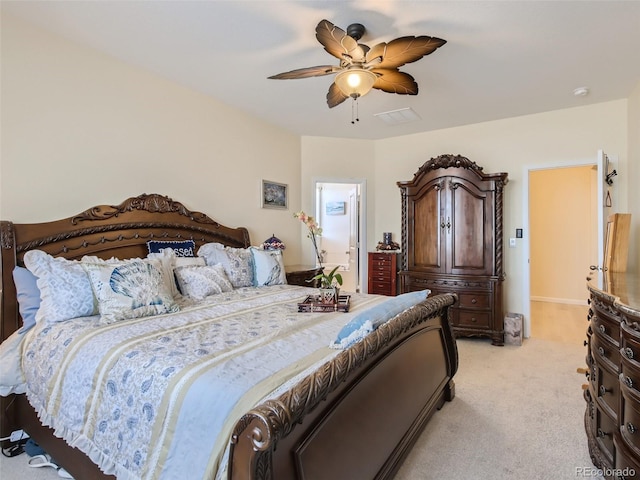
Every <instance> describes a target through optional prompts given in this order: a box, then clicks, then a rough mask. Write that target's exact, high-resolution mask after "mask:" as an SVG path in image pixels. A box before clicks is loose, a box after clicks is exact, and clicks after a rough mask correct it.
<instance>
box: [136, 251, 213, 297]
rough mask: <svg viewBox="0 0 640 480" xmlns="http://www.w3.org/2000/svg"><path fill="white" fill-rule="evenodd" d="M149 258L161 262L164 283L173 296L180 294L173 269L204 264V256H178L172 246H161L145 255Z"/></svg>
mask: <svg viewBox="0 0 640 480" xmlns="http://www.w3.org/2000/svg"><path fill="white" fill-rule="evenodd" d="M147 258H149V259H157V260H160V262H162V275H163V277H164V283H165V284H166V285H167V286H168V287H169V290H170V291H171V295H172V296H173V298H177V297H179V296H180V290H179V289H178V285H177V284H176V278H175V276H174V269H175V268H176V267H179V266H183V265H206V262H205V259H204V258H199V257H180V256H178V255H177V254H176V253H175V251H174V250H173V249H172V248H163V249H162V250H161V251H160V252H157V253H150V254H148V255H147Z"/></svg>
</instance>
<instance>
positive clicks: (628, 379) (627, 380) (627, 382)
mask: <svg viewBox="0 0 640 480" xmlns="http://www.w3.org/2000/svg"><path fill="white" fill-rule="evenodd" d="M624 384H625V385H626V386H627V387H629V388H633V380H632V379H631V377H629V376H626V377H624Z"/></svg>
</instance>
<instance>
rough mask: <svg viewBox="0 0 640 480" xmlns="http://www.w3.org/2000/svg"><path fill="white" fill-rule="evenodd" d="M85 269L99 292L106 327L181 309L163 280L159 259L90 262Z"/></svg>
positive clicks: (85, 265)
mask: <svg viewBox="0 0 640 480" xmlns="http://www.w3.org/2000/svg"><path fill="white" fill-rule="evenodd" d="M82 266H83V267H84V269H85V270H86V272H87V274H88V275H89V279H90V281H91V286H92V287H93V289H94V291H95V293H96V297H97V299H98V309H99V311H100V317H101V320H102V323H103V324H108V323H113V322H116V321H118V320H125V319H129V318H139V317H146V316H149V315H160V314H163V313H170V312H177V311H178V310H179V308H178V305H177V304H176V303H175V302H174V301H173V297H172V296H171V291H170V290H169V287H168V286H167V285H166V284H165V283H164V281H163V274H162V265H161V262H160V261H159V260H140V259H133V260H130V261H123V262H120V263H109V262H98V263H91V262H88V261H87V262H82Z"/></svg>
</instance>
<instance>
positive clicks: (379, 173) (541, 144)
mask: <svg viewBox="0 0 640 480" xmlns="http://www.w3.org/2000/svg"><path fill="white" fill-rule="evenodd" d="M627 103H628V102H627V100H618V101H613V102H606V103H600V104H595V105H591V106H584V107H575V108H570V109H565V110H558V111H553V112H547V113H541V114H536V115H526V116H521V117H514V118H508V119H504V120H497V121H493V122H485V123H480V124H473V125H467V126H462V127H457V128H449V129H444V130H438V131H432V132H425V133H420V134H415V135H409V136H403V137H396V138H391V139H385V140H377V141H375V142H373V144H374V147H373V152H371V153H372V157H373V159H374V162H373V169H372V170H369V169H371V165H370V163H368V164H367V165H363V168H367V170H366V172H367V175H369V177H368V178H369V179H370V183H369V184H368V188H369V191H370V196H369V210H368V212H369V213H368V215H367V220H368V249H369V250H371V249H373V248H375V245H376V242H377V239H379V238H382V232H392V233H393V236H394V238H400V224H401V218H400V193H399V190H398V187H397V185H396V182H397V181H400V180H410V179H411V178H413V174H414V173H415V172H416V171H417V170H418V168H419V167H420V166H421V165H422V164H423V163H424V162H426V161H427V160H429V159H430V158H431V157H435V156H438V155H440V154H444V153H453V154H461V155H464V156H466V157H468V158H469V159H471V160H473V161H475V162H476V163H477V164H478V165H480V166H482V167H484V171H485V172H487V173H492V172H503V171H505V172H508V174H509V183H508V185H507V186H506V188H505V208H504V224H505V241H507V239H508V237H510V236H515V229H516V228H524V233H525V236H526V235H528V231H527V225H524V221H525V218H526V215H527V212H526V211H524V205H525V199H524V198H523V196H524V189H523V187H524V179H525V178H526V175H527V172H528V169H535V168H542V167H544V166H550V167H551V166H554V165H571V164H574V165H580V164H588V163H595V161H596V155H597V151H598V149H604V150H605V152H607V153H608V154H610V155H616V156H618V158H619V165H618V171H619V173H620V172H624V173H622V174H621V175H619V177H618V178H617V179H616V188H617V189H618V190H617V198H618V199H619V208H620V210H617V211H625V210H626V209H627V208H628V201H627V198H628V189H627V185H628V183H629V182H630V180H629V175H628V171H629V168H628V153H627V143H628V142H627V134H628V130H627ZM359 127H360V128H364V125H360V126H359ZM390 128H392V127H390ZM310 144H311V141H310V140H309V139H303V144H302V162H303V166H302V174H303V176H302V182H303V186H304V184H305V182H308V178H309V176H307V175H306V167H307V165H308V164H310V163H315V162H316V161H317V160H318V157H319V155H320V153H319V152H321V151H323V150H324V151H326V152H334V150H333V148H334V146H335V140H333V139H314V140H313V143H312V145H313V149H314V152H311V151H310V150H309V148H308V147H309V145H310ZM340 145H341V146H342V147H343V148H345V149H348V148H349V145H350V144H349V143H348V141H342V142H341V143H340ZM351 149H352V150H358V147H357V146H355V145H354V146H352V147H351ZM347 164H348V163H347ZM343 166H344V163H343V164H340V165H335V166H334V167H332V168H331V169H330V170H327V171H326V172H325V173H326V174H328V175H339V174H340V170H341V169H342V168H343ZM371 171H372V172H373V173H369V172H371ZM364 172H365V171H363V174H364ZM371 182H372V183H373V184H371ZM631 182H632V183H631V185H634V184H635V183H637V179H636V180H635V181H633V180H631ZM308 195H310V192H309V191H307V190H305V189H304V187H303V191H302V198H303V203H304V201H308V200H307V198H310V197H308ZM524 240H526V239H524ZM524 240H518V242H517V246H516V248H508V246H507V245H505V271H506V275H507V279H506V282H505V288H506V294H505V298H506V299H505V307H506V309H507V310H508V311H513V312H526V311H528V307H526V308H525V305H524V303H525V302H524V301H523V298H524V293H523V291H524V287H525V278H524V277H525V273H524V266H525V262H526V259H527V255H528V254H527V252H526V251H525V242H524ZM586 268H588V265H585V269H586ZM584 278H585V272H584V271H581V272H576V274H575V282H576V283H578V284H580V285H582V286H584V285H585V280H584ZM584 298H585V299H586V289H585V295H584Z"/></svg>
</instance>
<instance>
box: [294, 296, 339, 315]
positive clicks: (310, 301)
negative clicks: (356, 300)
mask: <svg viewBox="0 0 640 480" xmlns="http://www.w3.org/2000/svg"><path fill="white" fill-rule="evenodd" d="M350 306H351V295H339V296H338V303H321V302H320V296H319V295H308V296H307V298H305V299H304V301H303V302H301V303H299V304H298V312H348V311H349V307H350Z"/></svg>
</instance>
